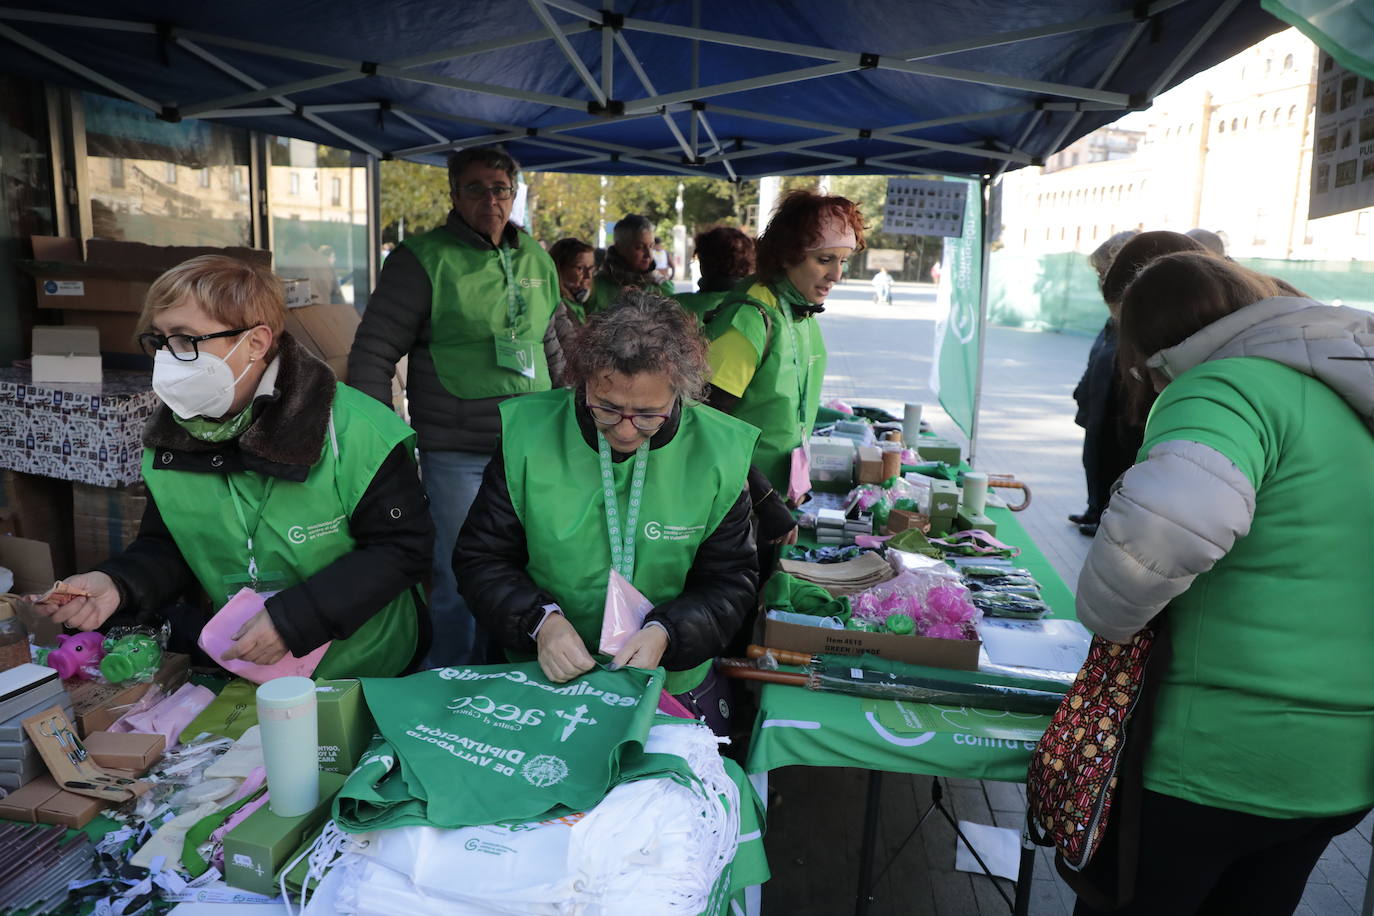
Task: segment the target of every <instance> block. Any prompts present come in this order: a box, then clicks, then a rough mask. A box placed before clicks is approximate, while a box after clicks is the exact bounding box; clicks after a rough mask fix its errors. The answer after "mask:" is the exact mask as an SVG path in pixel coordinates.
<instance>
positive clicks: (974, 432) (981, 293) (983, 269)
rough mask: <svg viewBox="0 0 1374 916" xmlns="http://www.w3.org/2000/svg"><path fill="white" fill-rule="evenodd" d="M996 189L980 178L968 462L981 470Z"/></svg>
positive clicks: (986, 180)
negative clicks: (990, 208)
mask: <svg viewBox="0 0 1374 916" xmlns="http://www.w3.org/2000/svg"><path fill="white" fill-rule="evenodd" d="M991 189H992V179H991V177H990V176H988V175H982V176H980V177H979V179H978V207H979V212H980V215H981V218H980V219H979V220H978V224H979V226H980V227H981V234H982V239H981V240H980V241H981V243H982V244H981V247H982V256H981V257H980V258H979V265H978V267H979V269H978V365H977V367H976V369H975V371H974V375H973V422H972V423H971V424H969V434H968V463H969V465H970V466H972V467H977V464H976V460H977V457H978V431H979V423H978V412H979V410H981V408H982V406H983V359H984V356H985V354H986V353H987V345H988V333H987V331H988V266H989V265H988V255H989V254H990V253H991V252H990V251H989V249H990V248H991V247H992V230H991V229H990V228H989V227H988V197H989V194H990V193H991Z"/></svg>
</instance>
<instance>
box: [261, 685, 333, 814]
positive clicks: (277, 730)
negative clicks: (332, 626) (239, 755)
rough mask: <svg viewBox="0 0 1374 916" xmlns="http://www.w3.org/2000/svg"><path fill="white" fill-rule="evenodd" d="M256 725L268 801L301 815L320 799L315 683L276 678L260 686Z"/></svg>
mask: <svg viewBox="0 0 1374 916" xmlns="http://www.w3.org/2000/svg"><path fill="white" fill-rule="evenodd" d="M258 725H259V726H260V727H261V729H262V756H263V760H264V762H265V763H266V765H267V791H268V794H269V796H270V798H269V801H268V805H269V806H270V807H271V809H272V813H273V814H275V815H277V816H279V817H299V816H300V815H302V814H305V813H307V812H308V811H310V810H311V809H312V808H314V807H315V805H316V804H318V803H319V800H320V750H319V742H320V734H319V717H318V715H317V709H316V705H315V682H314V681H312V680H310V678H308V677H279V678H274V679H272V680H270V681H268V682H267V683H266V684H263V685H262V686H261V687H259V688H258Z"/></svg>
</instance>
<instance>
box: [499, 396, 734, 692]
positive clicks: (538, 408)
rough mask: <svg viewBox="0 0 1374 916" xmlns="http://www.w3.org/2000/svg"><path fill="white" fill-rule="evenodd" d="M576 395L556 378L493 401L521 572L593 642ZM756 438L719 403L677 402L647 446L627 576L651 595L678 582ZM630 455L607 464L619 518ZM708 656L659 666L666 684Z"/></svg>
mask: <svg viewBox="0 0 1374 916" xmlns="http://www.w3.org/2000/svg"><path fill="white" fill-rule="evenodd" d="M575 396H576V395H575V393H574V392H573V391H572V390H571V389H562V390H559V391H550V392H548V393H547V394H539V395H532V396H530V397H525V398H516V399H513V400H509V401H504V402H502V404H501V424H502V425H501V428H502V429H503V430H504V432H503V434H502V439H501V448H502V454H503V456H504V457H505V461H506V486H507V487H508V488H509V489H510V498H511V505H512V506H514V508H515V513H516V515H517V516H519V518H520V521H521V523H522V524H523V525H524V528H525V541H526V543H527V544H528V546H529V557H530V559H529V566H528V567H527V568H526V572H528V573H529V576H530V578H531V579H533V580H534V582H535V584H537V585H538V586H539V587H540V588H542V589H545V590H546V591H548V592H549V593H550V594H552V595H553V596H554V597H555V598H557V599H558V605H559V607H561V608H562V609H563V613H564V614H565V615H566V616H567V618H568V621H569V622H570V623H572V625H573V626H574V627H575V628H576V629H577V632H578V633H579V634H580V635H581V637H582V641H583V642H585V643H586V644H587V647H588V649H589V650H590V651H591V652H593V653H595V652H596V651H597V646H598V644H599V643H600V641H601V618H602V614H603V611H604V610H605V605H606V579H607V576H608V575H609V573H610V569H611V547H610V541H609V536H608V534H607V530H606V508H605V506H606V502H605V496H604V493H603V490H602V486H601V465H600V460H599V458H598V456H597V451H596V449H594V448H592V447H591V446H590V445H588V444H587V440H586V439H584V438H583V437H582V430H581V429H580V428H579V427H578V425H577V416H576V414H575V412H574V406H573V399H574V397H575ZM756 438H758V430H756V429H753V428H752V427H750V426H747V425H746V424H744V423H741V422H739V421H738V420H735V419H733V418H731V417H729V416H726V415H725V414H723V413H721V412H720V411H717V410H713V409H712V408H710V407H705V406H703V405H697V404H687V405H684V406H683V408H682V420H681V423H680V425H679V426H678V431H677V434H676V435H675V436H673V438H672V441H670V442H669V443H668V444H667V445H665V446H663V447H661V448H657V449H653V450H652V451H650V452H649V463H648V468H647V470H646V473H645V478H644V497H643V503H642V505H641V507H640V518H641V519H642V520H643V521H642V523H641V524H642V526H641V528H640V531H639V537H638V540H637V541H636V544H635V551H636V554H635V570H634V578H633V580H632V581H633V582H634V586H635V588H637V589H639V591H640V592H642V593H643V594H644V597H646V598H648V599H649V600H650V601H652V602H653V603H654V605H655V606H657V605H660V604H663V603H664V602H665V601H668V600H670V599H672V598H676V597H677V596H678V595H679V594H680V593H681V592H682V587H683V584H684V583H685V582H686V579H687V572H688V571H689V570H690V569H691V568H692V561H693V559H694V558H695V557H696V552H697V547H698V546H700V544H701V543H702V542H703V541H705V540H706V539H707V538H708V537H710V536H711V534H712V533H713V532H714V531H715V530H716V527H717V526H718V525H719V524H720V522H721V519H723V518H725V513H726V512H728V511H729V510H730V508H731V507H732V506H733V505H734V504H735V502H736V500H738V499H739V497H740V493H742V492H743V491H744V483H745V478H746V477H747V476H748V474H749V454H750V452H751V451H752V450H753V448H754V440H755V439H756ZM633 465H634V460H633V459H631V460H628V461H620V462H616V463H615V464H613V465H612V469H613V471H614V473H615V484H616V492H617V493H618V494H619V495H620V502H621V512H622V515H621V517H622V518H624V514H623V513H624V507H625V506H627V505H628V503H629V492H630V478H631V471H632V468H633ZM709 664H710V663H709V662H705V663H703V664H701V665H698V666H697V667H696V668H693V669H691V670H689V671H671V672H669V673H668V682H667V689H668V691H669V692H670V693H674V694H678V693H683V692H684V691H687V690H691V689H692V688H693V687H696V686H697V685H698V684H700V683H701V681H702V679H703V678H704V677H706V672H707V669H708V667H709Z"/></svg>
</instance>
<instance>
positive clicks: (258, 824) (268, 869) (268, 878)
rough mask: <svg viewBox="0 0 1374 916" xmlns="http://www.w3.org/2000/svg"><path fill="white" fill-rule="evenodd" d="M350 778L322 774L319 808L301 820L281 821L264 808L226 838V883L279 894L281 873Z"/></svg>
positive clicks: (269, 893)
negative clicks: (292, 854)
mask: <svg viewBox="0 0 1374 916" xmlns="http://www.w3.org/2000/svg"><path fill="white" fill-rule="evenodd" d="M347 778H348V777H346V776H344V775H342V774H340V773H321V774H320V801H319V804H317V805H316V806H315V807H314V808H313V809H312V810H310V811H309V812H307V813H305V814H302V815H301V816H300V817H278V816H277V815H275V814H273V813H272V809H271V806H270V805H263V806H262V807H261V808H259V809H258V810H256V811H254V812H253V813H252V814H250V815H249V816H248V818H247V819H246V820H245V821H243V823H241V824H239V825H238V826H237V827H235V828H234V829H233V830H231V831H229V833H228V834H227V835H226V836H225V837H224V881H225V883H226V884H228V885H229V886H231V887H237V888H241V889H242V890H245V891H252V892H253V893H255V894H268V895H272V894H276V893H278V891H277V881H276V878H277V873H278V872H279V871H280V870H281V869H282V868H283V867H285V866H286V864H287V861H288V857H289V856H290V855H291V853H292V852H293V851H294V850H295V849H297V848H299V847H300V844H301V841H302V840H304V839H305V836H306V834H308V833H310V832H312V831H313V830H315V828H317V827H318V826H320V824H322V823H324V821H325V819H326V818H328V817H329V812H330V808H331V807H332V806H333V803H334V796H335V795H337V794H339V790H340V789H342V788H343V784H344V782H346V781H347Z"/></svg>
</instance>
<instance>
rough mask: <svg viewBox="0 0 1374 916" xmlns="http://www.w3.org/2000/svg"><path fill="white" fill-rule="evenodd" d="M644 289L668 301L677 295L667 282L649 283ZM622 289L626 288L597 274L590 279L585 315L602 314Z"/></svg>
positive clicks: (611, 304)
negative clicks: (590, 289) (590, 290)
mask: <svg viewBox="0 0 1374 916" xmlns="http://www.w3.org/2000/svg"><path fill="white" fill-rule="evenodd" d="M644 288H645V289H647V290H648V291H649V292H651V293H658V294H659V295H660V296H667V297H668V298H669V299H672V298H673V297H674V296H676V295H677V289H676V288H675V287H674V286H673V284H672V283H670V282H669V281H667V280H664V281H663V282H662V283H651V284H649V285H648V286H646V287H644ZM623 289H626V287H624V286H616V285H615V284H614V283H612V282H611V278H610V277H608V276H606V275H605V274H604V273H598V274H597V275H596V276H595V277H593V278H592V294H591V295H590V296H588V297H587V314H588V315H595V314H596V313H597V312H604V311H606V309H608V308H610V307H611V306H613V305H615V301H616V300H617V299H619V298H620V291H621V290H623Z"/></svg>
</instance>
